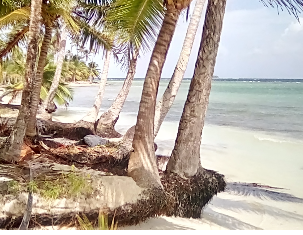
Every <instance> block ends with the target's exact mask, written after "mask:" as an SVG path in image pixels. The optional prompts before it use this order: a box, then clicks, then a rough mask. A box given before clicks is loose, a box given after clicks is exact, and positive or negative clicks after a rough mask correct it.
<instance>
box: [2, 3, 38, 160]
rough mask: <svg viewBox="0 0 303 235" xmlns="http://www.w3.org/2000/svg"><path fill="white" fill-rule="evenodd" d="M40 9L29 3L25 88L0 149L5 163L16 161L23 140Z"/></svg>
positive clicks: (33, 74) (28, 113)
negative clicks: (9, 129) (15, 115)
mask: <svg viewBox="0 0 303 235" xmlns="http://www.w3.org/2000/svg"><path fill="white" fill-rule="evenodd" d="M41 8H42V0H32V1H31V14H30V24H29V43H28V48H27V58H26V69H25V79H24V82H25V86H24V91H23V93H22V100H21V107H20V110H19V114H18V117H17V121H16V123H15V125H14V128H13V130H12V132H11V134H10V136H9V137H8V138H7V139H6V141H5V143H4V144H3V146H1V148H0V156H1V157H2V158H3V159H4V160H7V161H13V162H14V161H18V160H19V156H20V152H21V147H22V143H23V138H24V136H25V132H26V127H27V123H28V119H29V116H30V103H31V96H32V90H33V85H34V84H33V81H34V80H35V79H34V77H35V76H36V72H37V68H36V61H37V54H38V42H39V40H38V39H39V32H40V25H41V18H42V17H41Z"/></svg>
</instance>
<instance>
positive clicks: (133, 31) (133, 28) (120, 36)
mask: <svg viewBox="0 0 303 235" xmlns="http://www.w3.org/2000/svg"><path fill="white" fill-rule="evenodd" d="M110 5H111V10H110V11H107V12H106V15H105V18H106V21H102V20H101V21H99V19H97V20H96V21H95V22H94V23H93V24H94V25H97V26H98V25H100V24H102V26H103V27H104V29H105V30H106V31H107V32H109V34H111V35H112V37H113V38H114V41H115V44H116V45H120V47H119V48H114V49H115V50H113V51H117V50H118V51H121V50H122V51H123V53H124V55H127V56H124V57H127V64H128V65H130V64H129V61H132V59H133V57H134V56H135V54H136V53H137V52H136V53H135V51H139V50H140V49H142V48H143V49H148V48H149V43H150V42H151V41H153V40H154V36H155V34H156V33H155V31H156V29H157V28H158V27H159V25H160V21H161V18H162V11H163V10H162V2H161V0H156V1H149V0H144V1H125V0H117V1H114V2H113V3H111V4H110ZM89 13H90V14H97V15H99V14H100V12H95V11H92V12H89ZM97 18H100V17H97ZM136 57H137V56H136ZM108 58H109V53H108V52H106V56H105V62H104V67H103V73H102V77H101V83H100V87H99V92H98V95H97V97H96V100H95V104H94V106H93V108H92V110H91V111H90V112H89V113H88V114H87V115H86V116H85V117H84V118H83V119H82V120H83V121H85V122H89V123H95V121H96V119H97V116H98V113H99V109H100V107H101V103H102V97H103V94H104V89H105V84H106V80H107V71H108V67H107V66H109V59H108ZM128 59H130V60H129V61H128ZM129 71H132V69H129ZM128 78H131V76H128ZM126 84H128V83H125V85H126ZM127 87H128V89H129V87H130V86H127ZM125 91H126V90H125ZM128 91H129V90H128ZM128 91H127V92H124V96H125V95H127V94H128ZM123 99H124V100H125V99H126V96H125V97H123ZM119 102H120V103H121V101H119ZM123 103H124V101H123V102H122V103H121V104H122V105H123ZM121 108H122V106H121ZM120 110H121V109H120ZM119 112H120V111H119ZM99 123H100V124H101V123H102V122H99Z"/></svg>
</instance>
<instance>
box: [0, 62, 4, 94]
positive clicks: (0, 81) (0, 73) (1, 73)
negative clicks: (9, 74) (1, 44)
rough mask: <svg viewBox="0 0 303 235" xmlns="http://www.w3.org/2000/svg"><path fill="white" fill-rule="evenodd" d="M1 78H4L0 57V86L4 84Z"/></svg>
mask: <svg viewBox="0 0 303 235" xmlns="http://www.w3.org/2000/svg"><path fill="white" fill-rule="evenodd" d="M3 78H4V76H3V71H2V58H1V57H0V85H1V84H2V83H3V82H4V81H3ZM0 100H1V99H0Z"/></svg>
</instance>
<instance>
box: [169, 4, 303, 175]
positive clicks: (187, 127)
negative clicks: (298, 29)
mask: <svg viewBox="0 0 303 235" xmlns="http://www.w3.org/2000/svg"><path fill="white" fill-rule="evenodd" d="M262 2H264V3H265V1H263V0H262ZM269 4H271V6H273V7H274V6H276V7H286V8H287V10H288V11H289V12H291V13H293V14H294V15H295V16H297V9H303V8H302V7H303V1H301V0H294V1H291V0H289V1H279V0H274V1H271V0H270V1H269ZM275 4H276V5H275ZM296 4H297V5H296ZM265 5H266V4H265ZM225 6H226V0H220V1H218V0H209V1H208V6H207V12H206V16H205V23H204V27H203V33H202V39H201V44H200V48H199V53H198V57H197V61H196V65H195V71H194V75H193V78H192V80H191V83H190V87H189V92H188V95H187V99H186V103H185V105H184V109H183V113H182V116H181V120H180V123H179V128H178V134H177V138H176V141H175V146H174V149H173V151H172V154H171V157H170V159H169V162H168V164H167V171H168V172H173V173H176V174H178V175H179V176H181V177H191V176H194V175H195V174H196V173H197V172H199V171H201V170H202V166H201V162H200V146H201V135H202V130H203V127H204V121H205V115H206V111H207V106H208V102H209V95H210V90H211V81H212V77H213V73H214V67H215V63H216V56H217V52H218V47H219V41H220V36H221V31H222V24H223V18H224V13H225Z"/></svg>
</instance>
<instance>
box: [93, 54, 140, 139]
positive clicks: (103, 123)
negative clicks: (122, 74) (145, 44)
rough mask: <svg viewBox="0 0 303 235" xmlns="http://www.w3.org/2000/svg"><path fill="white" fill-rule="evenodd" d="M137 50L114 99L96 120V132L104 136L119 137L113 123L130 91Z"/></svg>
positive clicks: (116, 119) (134, 71)
mask: <svg viewBox="0 0 303 235" xmlns="http://www.w3.org/2000/svg"><path fill="white" fill-rule="evenodd" d="M138 54H139V52H138V51H137V52H135V53H134V55H133V58H132V59H131V61H130V65H129V68H128V72H127V76H126V79H125V81H124V83H123V86H122V88H121V90H120V92H119V93H118V95H117V97H116V99H115V101H114V102H113V104H112V105H111V106H110V108H109V109H108V110H107V111H106V112H104V113H103V114H102V115H101V117H100V118H99V119H98V121H97V130H96V134H97V135H100V136H104V137H120V136H121V135H120V134H119V133H118V132H116V131H115V128H114V127H115V124H116V122H117V121H118V118H119V115H120V113H121V110H122V107H123V105H124V102H125V100H126V97H127V95H128V93H129V91H130V88H131V85H132V81H133V79H134V77H135V73H136V66H137V57H138Z"/></svg>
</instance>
